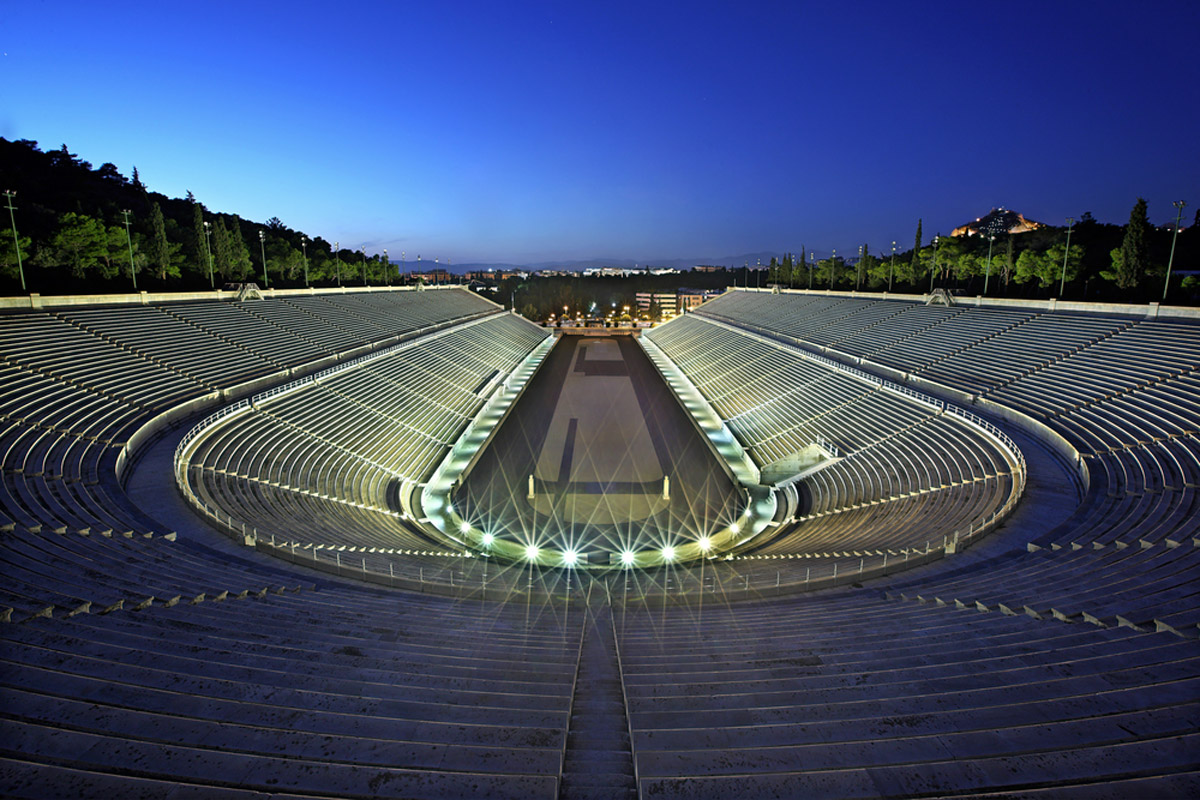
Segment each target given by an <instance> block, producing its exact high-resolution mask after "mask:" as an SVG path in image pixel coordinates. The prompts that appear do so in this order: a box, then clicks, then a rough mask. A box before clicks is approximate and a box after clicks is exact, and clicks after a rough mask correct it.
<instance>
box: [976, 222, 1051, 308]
mask: <svg viewBox="0 0 1200 800" xmlns="http://www.w3.org/2000/svg"><path fill="white" fill-rule="evenodd" d="M995 242H996V234H994V233H989V234H988V260H987V269H985V270H984V272H983V296H984V297H987V290H988V281H990V280H991V279H992V245H993V244H995ZM1059 295H1060V296H1061V295H1062V292H1061V291H1060V292H1059Z"/></svg>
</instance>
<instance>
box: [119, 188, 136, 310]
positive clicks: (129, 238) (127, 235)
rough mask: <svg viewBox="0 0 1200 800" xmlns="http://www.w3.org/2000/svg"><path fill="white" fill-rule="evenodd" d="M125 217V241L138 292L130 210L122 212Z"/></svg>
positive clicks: (130, 269)
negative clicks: (127, 245)
mask: <svg viewBox="0 0 1200 800" xmlns="http://www.w3.org/2000/svg"><path fill="white" fill-rule="evenodd" d="M121 213H122V214H124V215H125V241H126V242H128V244H129V275H130V277H132V278H133V290H134V291H135V292H136V291H137V267H135V266H134V265H133V234H131V233H130V232H129V209H128V208H126V209H123V210H122V211H121Z"/></svg>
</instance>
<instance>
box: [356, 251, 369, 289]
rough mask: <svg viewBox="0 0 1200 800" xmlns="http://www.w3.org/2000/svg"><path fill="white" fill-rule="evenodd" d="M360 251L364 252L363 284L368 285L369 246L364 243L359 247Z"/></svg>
mask: <svg viewBox="0 0 1200 800" xmlns="http://www.w3.org/2000/svg"><path fill="white" fill-rule="evenodd" d="M358 251H359V252H360V253H362V264H363V286H366V285H367V246H366V245H365V244H364V245H363V246H362V247H360V248H358Z"/></svg>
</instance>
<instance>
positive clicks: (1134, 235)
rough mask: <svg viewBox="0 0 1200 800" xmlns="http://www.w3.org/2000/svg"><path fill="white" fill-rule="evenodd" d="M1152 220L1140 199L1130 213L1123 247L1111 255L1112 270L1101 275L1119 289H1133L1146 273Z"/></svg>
mask: <svg viewBox="0 0 1200 800" xmlns="http://www.w3.org/2000/svg"><path fill="white" fill-rule="evenodd" d="M1149 227H1150V220H1149V218H1148V216H1147V214H1146V200H1145V199H1144V198H1141V197H1139V198H1138V199H1137V202H1136V203H1134V204H1133V211H1131V212H1130V213H1129V224H1128V225H1126V226H1125V238H1124V239H1123V240H1122V241H1121V246H1120V247H1119V248H1117V249H1115V250H1113V251H1112V252H1111V253H1110V256H1111V258H1112V269H1111V270H1104V271H1102V272H1101V273H1100V275H1101V276H1102V277H1104V278H1105V279H1106V280H1110V281H1114V282H1115V283H1116V284H1117V288H1119V289H1132V288H1134V287H1136V286H1137V285H1138V281H1139V280H1140V279H1141V277H1142V276H1143V275H1144V274H1145V273H1146V270H1147V268H1148V267H1149V263H1148V261H1149V258H1148V255H1147V246H1146V231H1147V230H1148V229H1149Z"/></svg>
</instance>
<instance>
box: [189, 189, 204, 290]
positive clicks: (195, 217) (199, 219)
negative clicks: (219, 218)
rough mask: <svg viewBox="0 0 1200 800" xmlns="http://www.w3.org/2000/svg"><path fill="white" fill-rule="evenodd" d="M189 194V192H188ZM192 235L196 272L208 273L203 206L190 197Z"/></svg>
mask: <svg viewBox="0 0 1200 800" xmlns="http://www.w3.org/2000/svg"><path fill="white" fill-rule="evenodd" d="M188 195H189V196H190V195H191V192H188ZM192 236H193V237H194V241H195V244H194V245H193V247H195V249H196V267H197V269H196V272H197V273H198V274H200V275H207V274H208V266H209V265H208V246H207V242H205V237H206V235H205V233H204V206H202V205H200V204H199V203H197V202H196V201H195V198H192Z"/></svg>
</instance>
